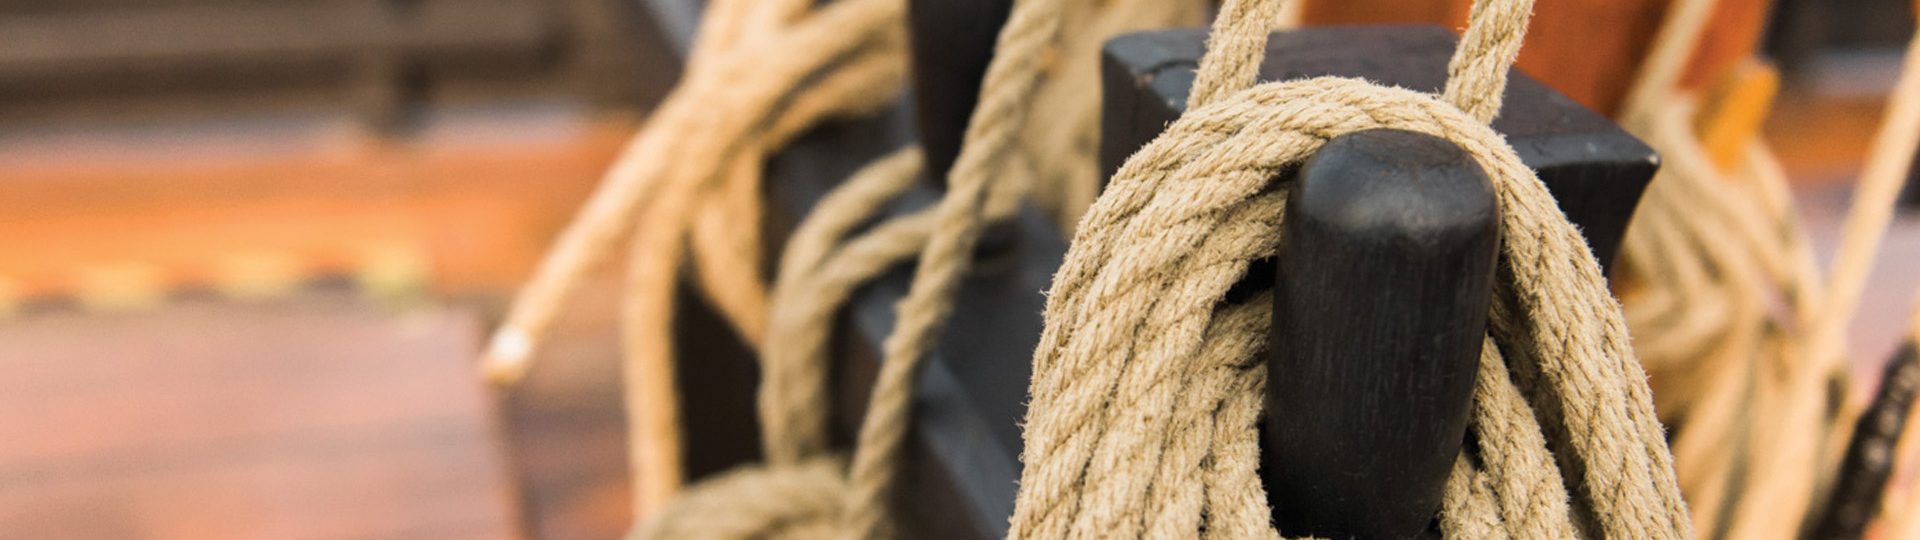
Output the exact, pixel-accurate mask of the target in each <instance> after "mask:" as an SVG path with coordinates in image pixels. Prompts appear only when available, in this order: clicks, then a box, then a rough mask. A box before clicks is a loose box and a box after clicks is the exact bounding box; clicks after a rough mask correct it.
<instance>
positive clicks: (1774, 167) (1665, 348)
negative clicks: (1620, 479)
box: [1617, 0, 1920, 538]
mask: <svg viewBox="0 0 1920 540" xmlns="http://www.w3.org/2000/svg"><path fill="white" fill-rule="evenodd" d="M1712 6H1713V2H1711V1H1710V0H1683V1H1681V2H1676V3H1675V4H1674V5H1673V6H1672V10H1671V12H1670V13H1669V15H1668V18H1667V22H1666V24H1665V26H1664V27H1663V28H1662V31H1661V35H1660V36H1659V38H1658V39H1657V40H1656V43H1655V45H1654V47H1653V50H1652V52H1651V53H1650V54H1649V58H1648V60H1647V66H1646V67H1645V68H1644V69H1643V72H1642V74H1641V79H1640V81H1639V82H1637V83H1636V84H1635V86H1634V88H1633V89H1632V91H1631V93H1630V95H1629V99H1628V104H1627V108H1626V112H1625V113H1624V114H1623V117H1624V119H1623V123H1625V124H1626V126H1627V127H1628V128H1629V129H1630V130H1632V131H1634V132H1635V133H1636V134H1638V135H1640V136H1641V137H1643V138H1644V139H1646V140H1647V141H1648V142H1649V143H1650V144H1651V145H1653V146H1654V147H1655V148H1656V149H1658V150H1659V151H1660V152H1661V154H1662V156H1663V157H1664V158H1665V160H1666V163H1665V164H1664V165H1663V166H1662V168H1661V172H1660V174H1659V175H1658V176H1657V177H1656V179H1655V181H1654V182H1653V184H1652V185H1651V186H1650V187H1649V188H1648V192H1647V193H1646V195H1645V197H1643V198H1642V203H1641V206H1640V210H1639V211H1638V212H1637V213H1636V215H1635V218H1634V221H1633V224H1632V225H1631V226H1630V227H1629V229H1628V234H1627V238H1626V240H1625V241H1624V242H1623V243H1622V247H1621V262H1622V264H1621V265H1620V269H1619V272H1618V275H1617V283H1618V284H1619V288H1620V289H1622V290H1623V291H1624V292H1623V294H1622V301H1623V303H1624V305H1625V306H1624V307H1625V309H1626V314H1627V320H1628V323H1629V327H1630V328H1631V329H1632V330H1633V332H1634V336H1635V338H1636V341H1635V351H1636V353H1638V354H1639V355H1640V356H1641V358H1642V360H1643V362H1644V363H1645V365H1646V366H1647V369H1648V371H1649V373H1650V375H1651V379H1652V384H1653V387H1654V388H1655V389H1656V392H1655V396H1656V398H1657V405H1658V408H1659V410H1660V414H1661V417H1662V418H1663V419H1664V420H1666V421H1667V422H1668V423H1669V424H1670V425H1674V426H1675V427H1676V431H1675V434H1674V439H1673V448H1674V453H1675V462H1676V468H1677V470H1678V471H1677V472H1678V474H1679V475H1680V481H1681V486H1682V488H1683V490H1684V491H1685V492H1686V493H1687V495H1688V500H1689V502H1690V504H1691V506H1692V507H1693V510H1694V512H1695V515H1694V521H1695V524H1696V528H1697V529H1698V530H1701V531H1703V532H1704V533H1707V534H1712V535H1714V536H1728V537H1734V538H1757V537H1786V536H1791V535H1793V534H1795V533H1796V531H1798V530H1799V529H1800V522H1801V521H1803V520H1804V519H1806V517H1807V515H1808V514H1807V512H1808V511H1809V510H1811V506H1812V504H1813V502H1812V501H1814V500H1815V497H1816V496H1818V494H1819V493H1821V492H1824V491H1826V489H1827V488H1826V486H1825V484H1826V483H1828V482H1830V480H1831V477H1832V474H1833V472H1835V467H1837V465H1838V460H1839V457H1840V455H1841V452H1842V451H1843V450H1844V445H1845V442H1846V441H1847V439H1848V433H1847V431H1848V430H1849V429H1850V427H1851V425H1852V419H1851V416H1853V415H1854V414H1857V413H1856V412H1855V411H1852V410H1851V409H1852V408H1853V407H1852V405H1851V404H1848V403H1846V395H1847V394H1846V391H1845V383H1846V375H1847V371H1846V364H1845V351H1844V341H1843V338H1844V331H1845V328H1846V327H1847V325H1848V324H1849V323H1850V322H1851V317H1852V315H1853V312H1854V311H1856V307H1857V305H1858V303H1859V294H1860V287H1861V286H1862V285H1863V284H1864V277H1865V274H1866V272H1867V270H1868V269H1870V268H1871V265H1872V257H1873V253H1874V251H1875V249H1874V246H1876V245H1877V244H1878V243H1879V241H1880V236H1881V234H1882V233H1883V231H1884V229H1885V227H1886V223H1887V219H1888V218H1889V217H1890V215H1891V212H1892V208H1893V204H1894V196H1895V194H1897V190H1898V181H1899V179H1900V178H1902V177H1903V176H1904V167H1905V166H1906V164H1907V159H1908V157H1909V156H1911V154H1912V150H1913V148H1914V139H1913V137H1915V135H1914V133H1920V118H1916V117H1914V116H1915V113H1914V112H1910V109H1911V108H1912V107H1913V105H1911V104H1909V105H1904V106H1903V105H1901V104H1898V102H1899V101H1902V100H1903V98H1904V99H1905V100H1908V101H1911V100H1912V97H1913V96H1914V95H1915V94H1920V87H1916V86H1913V85H1915V84H1920V82H1903V83H1902V84H1901V86H1899V87H1897V88H1896V90H1895V93H1894V96H1895V97H1894V100H1893V101H1895V102H1896V103H1895V104H1894V105H1890V106H1889V110H1888V118H1887V120H1886V121H1885V123H1884V124H1883V127H1882V132H1881V134H1880V136H1879V137H1878V138H1877V139H1876V143H1875V148H1874V150H1873V153H1872V155H1871V157H1870V164H1869V166H1868V172H1867V174H1866V176H1865V177H1864V178H1863V180H1862V182H1861V188H1860V190H1859V191H1858V192H1857V193H1856V198H1855V201H1854V204H1853V207H1852V209H1851V211H1850V212H1849V213H1848V218H1847V220H1848V221H1847V225H1846V230H1845V232H1844V236H1843V238H1844V239H1843V244H1842V245H1843V248H1842V250H1841V252H1840V253H1839V254H1838V255H1837V256H1836V258H1835V264H1834V268H1833V271H1834V275H1833V277H1832V278H1831V279H1830V280H1829V281H1828V282H1827V283H1826V284H1824V286H1823V284H1822V283H1821V282H1820V281H1819V277H1818V271H1817V269H1816V268H1815V265H1816V263H1815V262H1814V257H1813V255H1812V252H1811V249H1810V248H1809V247H1808V242H1807V240H1806V234H1805V232H1804V230H1803V227H1802V226H1801V225H1800V223H1799V222H1798V221H1797V219H1796V217H1795V215H1794V211H1793V205H1792V197H1791V194H1790V193H1789V190H1788V188H1787V182H1786V178H1785V174H1784V173H1783V172H1782V171H1781V168H1780V166H1779V164H1778V163H1777V162H1776V161H1775V160H1774V159H1773V157H1772V155H1771V152H1769V151H1768V150H1767V149H1766V147H1765V145H1764V144H1763V143H1761V142H1759V141H1757V140H1756V141H1753V142H1750V143H1749V144H1748V147H1747V148H1746V149H1745V153H1744V155H1743V159H1742V163H1741V164H1740V167H1739V168H1738V169H1736V170H1733V171H1725V172H1723V171H1720V170H1717V168H1716V167H1715V166H1714V164H1713V163H1712V162H1711V160H1709V159H1708V158H1707V156H1706V150H1705V149H1704V148H1703V147H1701V144H1700V142H1699V140H1698V139H1697V137H1696V136H1695V135H1694V133H1693V131H1692V130H1691V129H1690V127H1689V124H1690V123H1691V121H1692V118H1693V117H1694V116H1695V114H1696V110H1695V104H1694V101H1693V97H1692V96H1690V95H1685V94H1682V93H1680V92H1678V91H1677V90H1676V88H1675V85H1676V83H1677V81H1678V80H1679V76H1680V71H1681V70H1682V69H1683V68H1684V67H1685V62H1686V61H1687V60H1688V58H1689V55H1690V54H1691V53H1692V51H1693V49H1694V47H1695V44H1696V42H1697V41H1698V39H1699V36H1700V34H1701V33H1702V32H1703V29H1704V27H1705V25H1706V24H1707V22H1708V16H1709V15H1710V13H1711V11H1712ZM1915 56H1916V55H1915V54H1914V53H1913V52H1909V53H1908V67H1906V68H1905V69H1904V70H1903V72H1904V74H1905V75H1903V81H1904V80H1906V79H1913V78H1916V74H1920V69H1915V68H1914V61H1915V59H1914V57H1915ZM1903 107H1905V108H1903ZM1903 115H1904V116H1903ZM1900 137H1906V138H1905V139H1900ZM1823 296H1824V297H1823ZM1834 405H1840V406H1841V408H1840V409H1834V408H1833V406H1834Z"/></svg>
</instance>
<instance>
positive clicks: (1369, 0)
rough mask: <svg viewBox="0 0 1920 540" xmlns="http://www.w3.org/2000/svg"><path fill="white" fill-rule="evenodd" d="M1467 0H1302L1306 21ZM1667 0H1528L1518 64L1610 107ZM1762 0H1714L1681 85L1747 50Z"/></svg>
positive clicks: (1434, 19) (1461, 17)
mask: <svg viewBox="0 0 1920 540" xmlns="http://www.w3.org/2000/svg"><path fill="white" fill-rule="evenodd" d="M1472 1H1473V0H1308V3H1307V4H1306V7H1305V9H1304V11H1303V12H1302V20H1303V21H1304V22H1306V23H1307V24H1312V25H1338V24H1408V23H1428V24H1441V25H1445V26H1448V27H1450V28H1454V29H1456V30H1457V29H1459V28H1462V27H1464V26H1465V25H1466V20H1467V13H1468V9H1469V7H1470V6H1471V5H1472ZM1669 4H1670V2H1669V1H1668V0H1556V1H1552V2H1540V3H1537V4H1535V5H1534V16H1533V23H1532V25H1531V26H1530V27H1529V29H1528V32H1527V40H1526V45H1525V46H1523V47H1521V49H1520V60H1519V63H1518V65H1519V67H1520V69H1521V70H1523V71H1525V72H1526V73H1527V74H1529V75H1532V76H1534V77H1535V78H1538V79H1540V80H1542V81H1544V82H1546V83H1547V84H1548V85H1550V86H1553V87H1554V88H1555V89H1558V90H1560V91H1561V92H1564V93H1566V94H1567V95H1568V96H1571V97H1573V98H1574V99H1575V100H1577V101H1579V102H1581V103H1583V104H1585V105H1587V106H1588V107H1593V108H1594V109H1595V110H1599V111H1601V112H1604V113H1608V114H1612V113H1614V112H1616V109H1618V107H1619V105H1620V101H1621V99H1623V98H1624V97H1625V95H1626V90H1627V85H1629V84H1631V82H1632V81H1633V77H1634V75H1635V73H1636V72H1637V71H1638V69H1639V66H1640V58H1641V57H1642V56H1644V55H1645V54H1646V52H1647V50H1648V47H1650V45H1651V43H1652V39H1653V36H1654V34H1655V33H1657V32H1658V31H1659V25H1660V20H1661V18H1663V17H1664V16H1665V15H1666V11H1667V7H1668V5H1669ZM1769 6H1770V4H1769V3H1768V2H1767V1H1765V0H1721V1H1720V2H1719V3H1718V5H1717V7H1716V8H1715V12H1714V19H1713V21H1714V22H1713V23H1712V25H1711V26H1710V27H1709V28H1708V30H1707V33H1706V35H1705V36H1703V37H1702V38H1701V45H1700V47H1699V49H1698V52H1697V54H1696V55H1695V57H1694V59H1693V63H1692V66H1691V67H1690V68H1689V69H1688V72H1687V76H1686V78H1685V80H1684V81H1683V83H1682V84H1683V85H1685V86H1687V87H1689V88H1699V87H1701V86H1703V85H1706V84H1709V83H1710V82H1712V81H1714V80H1716V79H1717V78H1718V77H1719V76H1720V74H1721V73H1723V72H1725V71H1726V70H1727V69H1729V68H1730V67H1731V66H1732V65H1733V64H1734V63H1735V62H1736V61H1738V60H1739V59H1741V58H1745V57H1746V56H1748V55H1750V54H1751V53H1752V51H1753V50H1754V47H1755V46H1756V45H1757V43H1758V41H1759V38H1760V33H1761V31H1762V30H1763V29H1764V27H1765V25H1766V18H1767V12H1768V8H1769Z"/></svg>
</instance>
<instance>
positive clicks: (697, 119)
mask: <svg viewBox="0 0 1920 540" xmlns="http://www.w3.org/2000/svg"><path fill="white" fill-rule="evenodd" d="M809 5H810V2H807V1H805V0H750V1H749V0H717V1H715V2H713V3H712V5H711V7H710V9H709V16H708V17H706V18H704V19H703V22H702V27H701V30H700V33H699V37H698V40H697V43H696V44H695V50H694V52H693V53H692V57H691V58H690V59H689V61H688V73H687V75H686V77H685V78H684V80H683V81H681V83H680V85H679V86H678V87H676V89H675V91H674V92H673V94H672V95H670V96H669V97H668V98H667V100H666V101H665V102H664V103H663V104H662V105H661V106H660V108H659V110H657V111H655V112H654V113H653V115H652V117H651V118H650V119H649V121H648V123H647V125H646V126H645V127H644V128H643V129H642V130H641V132H640V133H639V134H638V135H637V136H635V137H634V140H633V142H631V143H630V144H629V145H628V147H627V148H626V149H625V151H624V152H622V154H621V156H620V157H619V158H618V160H617V161H616V162H615V163H614V165H613V166H612V167H611V168H610V169H609V170H608V172H607V174H606V176H605V178H604V179H603V180H602V182H601V185H600V188H599V189H598V190H597V191H596V192H595V193H594V194H593V196H592V197H591V198H590V199H589V200H588V203H587V206H586V207H585V208H583V209H582V210H581V212H580V215H579V216H578V217H576V218H575V220H574V222H573V223H572V224H571V225H569V226H568V228H567V229H566V230H565V231H563V232H562V233H561V236H560V238H559V240H558V242H557V244H556V246H555V247H554V248H553V250H552V251H551V252H550V253H549V254H548V255H547V257H546V258H545V259H544V260H543V261H542V262H541V265H540V267H539V268H538V269H537V270H536V272H535V274H534V277H533V279H532V280H531V282H529V283H528V285H527V286H526V287H525V288H524V289H523V290H522V291H521V292H520V294H519V296H518V297H517V298H516V299H515V302H514V305H513V309H512V310H511V311H510V312H509V313H508V316H507V319H506V321H505V323H503V324H502V325H501V328H500V329H499V330H498V331H497V333H496V334H495V336H494V339H493V342H492V343H491V345H490V347H489V349H488V351H487V355H486V357H485V359H484V368H485V370H486V374H487V376H488V377H489V378H491V379H493V380H495V381H497V382H501V383H510V382H513V381H515V380H517V379H518V378H519V377H520V376H521V375H522V374H523V373H525V371H526V369H527V367H528V362H529V360H530V358H531V355H532V353H533V352H534V350H535V349H536V347H538V345H539V344H540V342H541V341H542V340H543V339H544V337H545V335H546V333H547V331H548V329H549V327H550V326H551V325H552V323H553V321H554V319H555V318H556V316H557V314H558V312H559V308H560V307H561V306H562V305H563V302H564V301H565V300H566V299H567V298H568V297H569V296H571V295H572V293H573V292H574V290H575V289H577V288H578V287H579V284H580V283H581V282H582V281H583V280H584V278H585V276H586V274H587V272H589V271H590V270H591V269H592V268H593V267H594V266H596V265H597V264H599V263H600V262H601V261H604V260H605V259H607V258H609V257H610V256H611V255H612V253H613V252H614V251H615V250H616V249H618V244H619V242H620V240H621V239H622V238H625V237H627V236H628V233H629V232H633V233H634V234H633V235H632V247H631V249H632V251H631V254H630V257H629V267H628V275H627V277H626V283H625V290H626V293H625V294H626V295H627V299H626V302H625V305H624V313H623V314H622V328H621V331H622V337H623V341H624V349H625V357H626V358H625V383H626V384H625V388H626V402H627V416H628V424H629V451H630V457H629V460H630V466H631V469H632V471H633V484H634V489H635V500H634V504H635V513H636V515H645V514H646V513H648V510H649V505H651V504H657V503H659V502H660V501H664V500H666V499H668V498H670V497H671V496H672V495H673V493H674V492H676V491H677V490H678V488H679V485H680V477H679V476H680V470H681V467H680V448H679V444H678V436H677V434H678V429H679V428H678V412H677V409H678V408H677V406H676V393H675V389H674V388H673V381H674V376H673V369H672V368H673V366H672V363H671V359H672V357H673V349H672V341H671V332H670V329H671V326H670V320H671V314H672V311H673V305H672V301H673V296H674V295H673V287H674V282H675V277H676V274H677V272H678V270H679V267H680V262H681V260H682V257H683V255H684V254H685V250H684V249H683V247H682V246H683V242H685V241H686V240H687V239H688V238H692V239H693V240H694V243H693V248H694V249H693V250H692V255H693V258H694V260H695V261H696V263H697V264H696V265H695V266H696V270H697V271H698V275H699V277H700V280H699V281H700V283H701V284H702V285H703V290H704V291H705V292H706V293H707V295H708V296H709V297H710V298H712V299H713V300H714V301H715V304H716V305H717V306H719V307H720V309H721V311H723V312H724V313H725V314H726V315H727V317H726V318H727V319H728V320H729V321H730V322H731V323H732V324H733V325H734V328H735V330H737V331H738V332H739V333H740V334H741V335H742V336H744V337H745V338H747V340H748V341H749V342H754V343H757V342H759V340H760V338H761V336H762V335H763V334H764V332H765V326H766V313H767V308H766V305H765V302H766V300H765V292H764V289H765V286H764V284H763V279H762V278H761V277H760V276H759V275H758V269H759V268H760V263H759V254H760V249H761V248H760V246H759V223H758V220H757V219H755V218H756V217H757V216H758V215H759V213H760V200H759V197H760V172H761V171H760V168H761V164H762V163H763V162H764V161H765V158H766V154H767V152H768V151H770V150H771V149H775V148H779V147H780V146H782V145H784V144H785V143H786V141H788V140H790V139H791V138H792V137H794V136H796V135H797V134H799V133H801V132H802V131H803V130H805V129H806V128H808V127H810V126H813V125H815V124H817V123H819V122H820V121H821V120H823V119H826V118H832V117H836V116H845V115H851V114H859V113H862V112H867V111H871V110H874V109H876V108H878V107H881V106H884V105H887V104H889V103H891V102H892V101H893V98H894V94H895V93H896V92H897V90H898V89H899V87H900V81H901V80H902V79H903V78H904V74H905V67H906V66H905V56H906V55H905V41H906V40H905V34H904V33H903V31H902V29H903V24H902V20H903V19H904V13H905V12H904V8H903V5H902V4H901V2H899V0H845V1H840V2H833V3H832V4H831V5H828V6H825V7H821V8H818V9H811V8H809V7H808V6H809Z"/></svg>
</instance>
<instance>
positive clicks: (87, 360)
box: [0, 294, 519, 539]
mask: <svg viewBox="0 0 1920 540" xmlns="http://www.w3.org/2000/svg"><path fill="white" fill-rule="evenodd" d="M479 341H480V336H479V328H478V324H477V321H476V320H475V319H474V318H473V317H471V316H469V315H466V314H464V313H462V312H458V311H424V312H417V313H410V314H400V315H392V314H386V313H383V312H382V310H381V309H379V308H377V307H376V306H372V305H369V304H366V303H363V302H357V301H354V300H352V299H351V298H350V297H343V296H342V295H337V294H336V295H320V296H318V297H309V298H306V299H303V301H301V302H299V303H281V304H252V305H237V304H227V303H217V302H194V303H186V304H181V305H176V306H173V307H170V308H168V309H167V310H165V311H162V312H155V313H142V314H127V315H99V314H86V313H75V312H65V313H50V314H42V315H38V316H35V317H29V318H23V319H21V320H18V321H15V322H13V323H10V324H8V325H5V326H0V371H4V372H5V373H7V374H8V376H7V377H4V378H0V414H4V415H5V417H6V418H8V419H9V420H8V421H7V422H0V440H5V441H7V444H5V445H0V530H5V531H8V534H9V535H18V536H19V537H22V538H81V539H84V538H147V539H168V538H182V539H185V538H476V539H478V538H512V537H517V536H519V535H518V533H517V529H518V525H517V524H516V522H517V519H516V518H515V517H514V512H513V505H512V501H513V498H512V493H513V489H512V484H511V482H510V481H509V477H508V475H507V474H506V468H505V461H504V459H502V458H503V456H502V455H501V453H500V452H499V448H498V446H497V438H496V437H497V436H496V434H495V432H494V428H493V426H492V424H491V421H490V420H489V414H490V413H489V406H488V400H487V399H486V396H485V393H484V390H483V389H482V387H481V385H480V383H479V381H478V380H477V379H476V378H475V377H473V376H472V374H471V369H472V368H471V362H472V360H471V359H472V358H473V355H475V354H477V352H476V351H475V350H474V349H475V345H476V344H477V343H478V342H479Z"/></svg>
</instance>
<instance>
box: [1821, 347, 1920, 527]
mask: <svg viewBox="0 0 1920 540" xmlns="http://www.w3.org/2000/svg"><path fill="white" fill-rule="evenodd" d="M1914 339H1915V338H1908V340H1907V342H1906V343H1904V344H1902V345H1901V346H1900V352H1899V353H1898V354H1895V355H1894V357H1893V359H1892V360H1890V361H1888V362H1887V367H1886V369H1885V370H1884V371H1882V375H1881V377H1880V390H1879V391H1877V392H1875V393H1874V396H1873V402H1872V404H1870V405H1868V406H1867V410H1865V411H1862V412H1861V413H1860V420H1859V422H1858V423H1856V424H1854V428H1853V439H1852V440H1850V441H1848V442H1847V455H1846V458H1845V461H1843V462H1841V465H1840V474H1839V478H1837V479H1835V480H1834V482H1833V495H1832V497H1831V499H1830V502H1828V503H1827V507H1826V510H1825V511H1824V512H1822V514H1821V517H1820V520H1819V521H1818V522H1816V525H1815V526H1814V528H1813V532H1812V534H1811V535H1810V536H1809V537H1810V538H1817V539H1821V540H1828V539H1832V540H1848V539H1858V538H1861V537H1862V536H1864V535H1865V534H1866V532H1867V523H1868V522H1870V521H1872V520H1873V516H1874V515H1875V514H1878V513H1879V512H1880V510H1881V508H1880V501H1881V499H1882V498H1883V496H1884V495H1885V494H1886V489H1887V481H1888V480H1889V479H1890V478H1891V477H1892V475H1893V462H1894V458H1895V454H1894V452H1895V451H1896V450H1898V448H1897V446H1898V445H1899V443H1900V436H1901V433H1902V432H1903V431H1905V429H1906V425H1907V417H1908V416H1909V415H1912V414H1913V405H1914V398H1915V394H1917V393H1920V352H1916V351H1915V347H1920V345H1916V343H1920V342H1916V341H1914Z"/></svg>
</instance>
